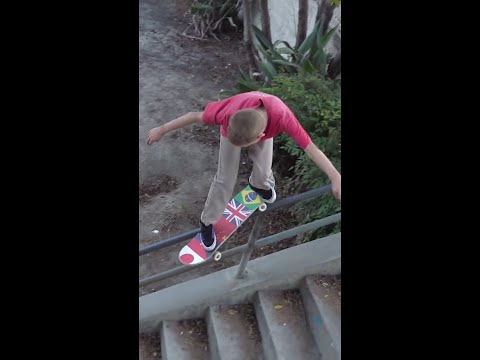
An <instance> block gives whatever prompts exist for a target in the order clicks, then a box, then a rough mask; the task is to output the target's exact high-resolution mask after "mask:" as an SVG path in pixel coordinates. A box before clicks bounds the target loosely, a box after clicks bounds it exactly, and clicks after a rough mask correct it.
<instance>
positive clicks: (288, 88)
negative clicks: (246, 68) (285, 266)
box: [262, 74, 341, 240]
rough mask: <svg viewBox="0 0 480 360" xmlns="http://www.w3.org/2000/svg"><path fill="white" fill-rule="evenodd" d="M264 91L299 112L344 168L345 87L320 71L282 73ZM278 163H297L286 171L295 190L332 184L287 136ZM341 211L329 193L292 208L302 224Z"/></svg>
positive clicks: (279, 140) (321, 145) (329, 154)
mask: <svg viewBox="0 0 480 360" xmlns="http://www.w3.org/2000/svg"><path fill="white" fill-rule="evenodd" d="M262 91H264V92H266V93H270V94H272V95H276V96H278V97H280V98H281V99H282V100H283V101H284V102H285V103H286V104H287V105H288V106H289V108H290V109H291V110H292V111H293V113H294V114H295V115H296V117H297V119H298V121H299V122H300V123H301V124H302V126H303V128H304V129H305V130H306V131H307V132H308V133H309V135H310V137H311V138H312V141H313V142H314V143H315V144H316V145H317V146H318V147H319V148H320V149H321V150H322V151H323V152H324V153H325V155H326V156H327V157H328V158H329V159H330V160H331V161H332V163H333V165H334V166H335V167H336V168H337V169H338V170H339V171H341V156H340V155H341V89H340V86H339V85H338V84H337V83H336V82H334V81H331V80H328V79H325V78H322V77H319V76H318V75H317V74H294V75H279V76H277V77H276V78H275V79H274V80H273V81H272V86H271V87H270V88H263V89H262ZM275 144H276V149H277V150H276V155H275V156H276V162H290V163H293V165H292V166H291V167H290V168H289V169H288V171H287V172H286V173H284V174H281V175H282V176H283V177H287V178H288V182H289V186H290V188H291V189H293V190H294V191H295V192H304V191H307V190H310V189H314V188H318V187H321V186H323V185H325V184H327V183H329V182H330V181H329V179H328V177H327V176H326V175H325V174H324V173H323V172H322V171H320V170H319V169H318V167H317V166H316V165H315V164H314V163H313V161H312V160H311V159H310V158H309V157H308V155H307V154H306V153H305V152H304V151H303V150H302V149H300V148H299V147H298V145H297V144H296V143H295V142H294V141H293V140H292V139H291V138H290V137H288V136H287V135H285V134H282V135H281V136H279V137H277V138H276V139H275ZM340 210H341V206H340V203H339V202H338V201H337V200H336V199H335V198H334V197H333V195H331V194H328V195H325V196H322V197H320V198H317V199H313V200H310V201H306V202H303V203H300V204H298V205H296V206H294V207H293V208H292V209H291V211H292V213H294V214H295V215H296V216H297V217H298V219H299V220H301V221H300V223H301V224H304V223H307V222H311V221H313V220H316V219H320V218H323V217H326V216H329V215H332V214H334V213H336V212H338V211H340ZM339 229H340V223H338V224H337V225H334V226H329V227H326V228H323V229H320V230H318V231H315V232H312V233H310V234H308V235H307V236H306V237H305V239H307V240H308V239H310V238H312V237H318V236H323V235H324V234H326V233H327V232H331V231H332V230H333V231H334V232H335V231H338V230H339Z"/></svg>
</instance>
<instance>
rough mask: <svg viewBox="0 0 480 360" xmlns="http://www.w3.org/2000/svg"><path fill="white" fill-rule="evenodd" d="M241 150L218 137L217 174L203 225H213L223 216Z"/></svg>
mask: <svg viewBox="0 0 480 360" xmlns="http://www.w3.org/2000/svg"><path fill="white" fill-rule="evenodd" d="M240 153H241V148H240V147H237V146H235V145H233V144H232V143H231V142H230V141H229V140H228V139H227V138H226V137H223V136H220V150H219V155H218V168H217V173H216V174H215V177H214V179H213V183H212V185H211V186H210V191H209V193H208V197H207V200H206V202H205V207H204V209H203V212H202V216H201V218H200V219H201V221H202V223H203V224H204V225H210V224H214V223H215V222H216V221H217V220H218V218H219V217H220V216H221V215H222V214H223V210H225V207H226V206H227V204H228V202H229V201H230V198H231V197H232V194H233V188H234V186H235V181H236V180H237V174H238V165H239V163H240Z"/></svg>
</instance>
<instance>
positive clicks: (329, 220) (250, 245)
mask: <svg viewBox="0 0 480 360" xmlns="http://www.w3.org/2000/svg"><path fill="white" fill-rule="evenodd" d="M328 191H331V185H330V184H329V185H326V186H323V187H321V188H318V189H314V190H310V191H307V192H305V193H302V194H299V195H294V196H290V197H288V198H285V199H282V200H279V201H278V202H275V203H274V204H272V205H269V206H268V207H267V210H265V211H264V212H260V213H257V214H254V215H252V218H253V217H255V223H254V225H253V229H252V231H251V233H250V236H249V239H248V242H247V244H244V245H240V246H237V247H235V248H233V249H229V250H226V251H225V252H222V258H227V257H230V256H233V255H236V254H238V253H241V252H243V255H242V259H241V261H240V266H239V269H238V272H237V275H236V278H237V279H241V278H243V276H244V274H245V269H246V266H247V263H248V261H249V259H250V256H251V254H252V252H253V250H254V249H255V248H260V247H263V246H267V245H270V244H273V243H275V242H278V241H280V240H284V239H287V238H290V237H292V236H295V235H299V234H302V233H305V232H308V231H312V230H316V229H318V228H320V227H322V226H326V225H329V224H333V223H336V222H339V221H340V220H341V213H337V214H334V215H331V216H327V217H325V218H323V219H319V220H315V221H312V222H310V223H308V224H304V225H301V226H297V227H295V228H293V229H289V230H286V231H282V232H280V233H277V234H274V235H270V236H267V237H265V238H262V239H260V240H258V241H257V237H258V234H259V232H260V229H261V225H262V218H263V216H264V214H265V213H266V212H268V211H273V210H275V209H278V208H281V207H285V206H289V205H293V204H296V203H298V202H300V201H304V200H309V199H312V198H315V197H318V196H320V195H322V194H325V193H327V192H328ZM199 231H200V229H195V230H191V231H188V232H186V233H183V234H180V235H177V236H174V237H172V238H170V239H167V240H164V241H161V242H157V243H155V244H152V245H149V246H146V247H144V248H141V249H140V256H141V255H144V254H147V253H150V252H152V251H155V250H159V249H162V248H165V247H167V246H171V245H175V244H177V243H179V242H181V241H184V240H188V239H190V238H192V237H193V236H195V235H196V234H197V233H198V232H199ZM213 261H214V260H213V258H210V259H208V260H207V261H204V262H202V263H200V264H198V265H193V266H192V265H182V266H179V267H177V268H174V269H170V270H167V271H164V272H162V273H159V274H155V275H152V276H149V277H147V278H144V279H141V280H140V281H139V287H142V286H145V285H148V284H151V283H154V282H158V281H160V280H163V279H166V278H169V277H172V276H175V275H179V274H182V273H184V272H187V271H190V270H193V269H196V268H198V267H201V266H206V265H209V264H211V263H212V262H213Z"/></svg>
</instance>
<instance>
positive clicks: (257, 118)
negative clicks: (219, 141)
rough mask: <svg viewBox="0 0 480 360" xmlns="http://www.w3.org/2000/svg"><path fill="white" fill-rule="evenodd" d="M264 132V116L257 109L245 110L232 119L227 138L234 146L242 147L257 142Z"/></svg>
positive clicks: (235, 114)
mask: <svg viewBox="0 0 480 360" xmlns="http://www.w3.org/2000/svg"><path fill="white" fill-rule="evenodd" d="M262 131H263V118H262V114H261V113H260V112H259V111H257V110H255V109H243V110H239V111H237V112H235V113H234V114H233V115H232V117H231V118H230V121H229V123H228V129H227V132H228V135H227V137H228V140H230V142H231V143H232V144H233V145H236V146H242V145H244V144H248V143H250V142H252V141H254V140H256V139H257V138H258V136H259V135H260V134H261V133H262Z"/></svg>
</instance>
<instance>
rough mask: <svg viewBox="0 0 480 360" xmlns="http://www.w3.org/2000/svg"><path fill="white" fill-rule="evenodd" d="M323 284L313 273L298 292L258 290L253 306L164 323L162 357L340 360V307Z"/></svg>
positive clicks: (166, 359) (213, 308) (227, 307)
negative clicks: (201, 317) (200, 317)
mask: <svg viewBox="0 0 480 360" xmlns="http://www.w3.org/2000/svg"><path fill="white" fill-rule="evenodd" d="M322 285H327V284H322V282H320V281H319V280H318V278H317V277H316V276H314V275H310V276H306V277H305V278H304V280H303V281H302V282H301V286H300V287H299V288H298V289H287V290H267V291H264V290H262V291H258V292H257V293H256V294H255V296H254V297H253V304H252V303H250V304H235V305H214V306H210V307H209V308H208V310H207V311H206V314H205V317H204V318H203V319H193V320H182V321H174V320H168V321H162V325H161V354H162V359H163V360H203V359H211V360H287V359H302V360H313V359H321V360H340V358H341V354H340V346H341V343H340V331H341V328H340V321H341V313H340V303H339V300H337V302H332V301H330V299H332V298H334V297H335V296H334V295H335V294H332V293H330V292H329V289H328V287H327V286H322ZM329 296H330V299H329ZM205 334H206V335H205Z"/></svg>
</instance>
